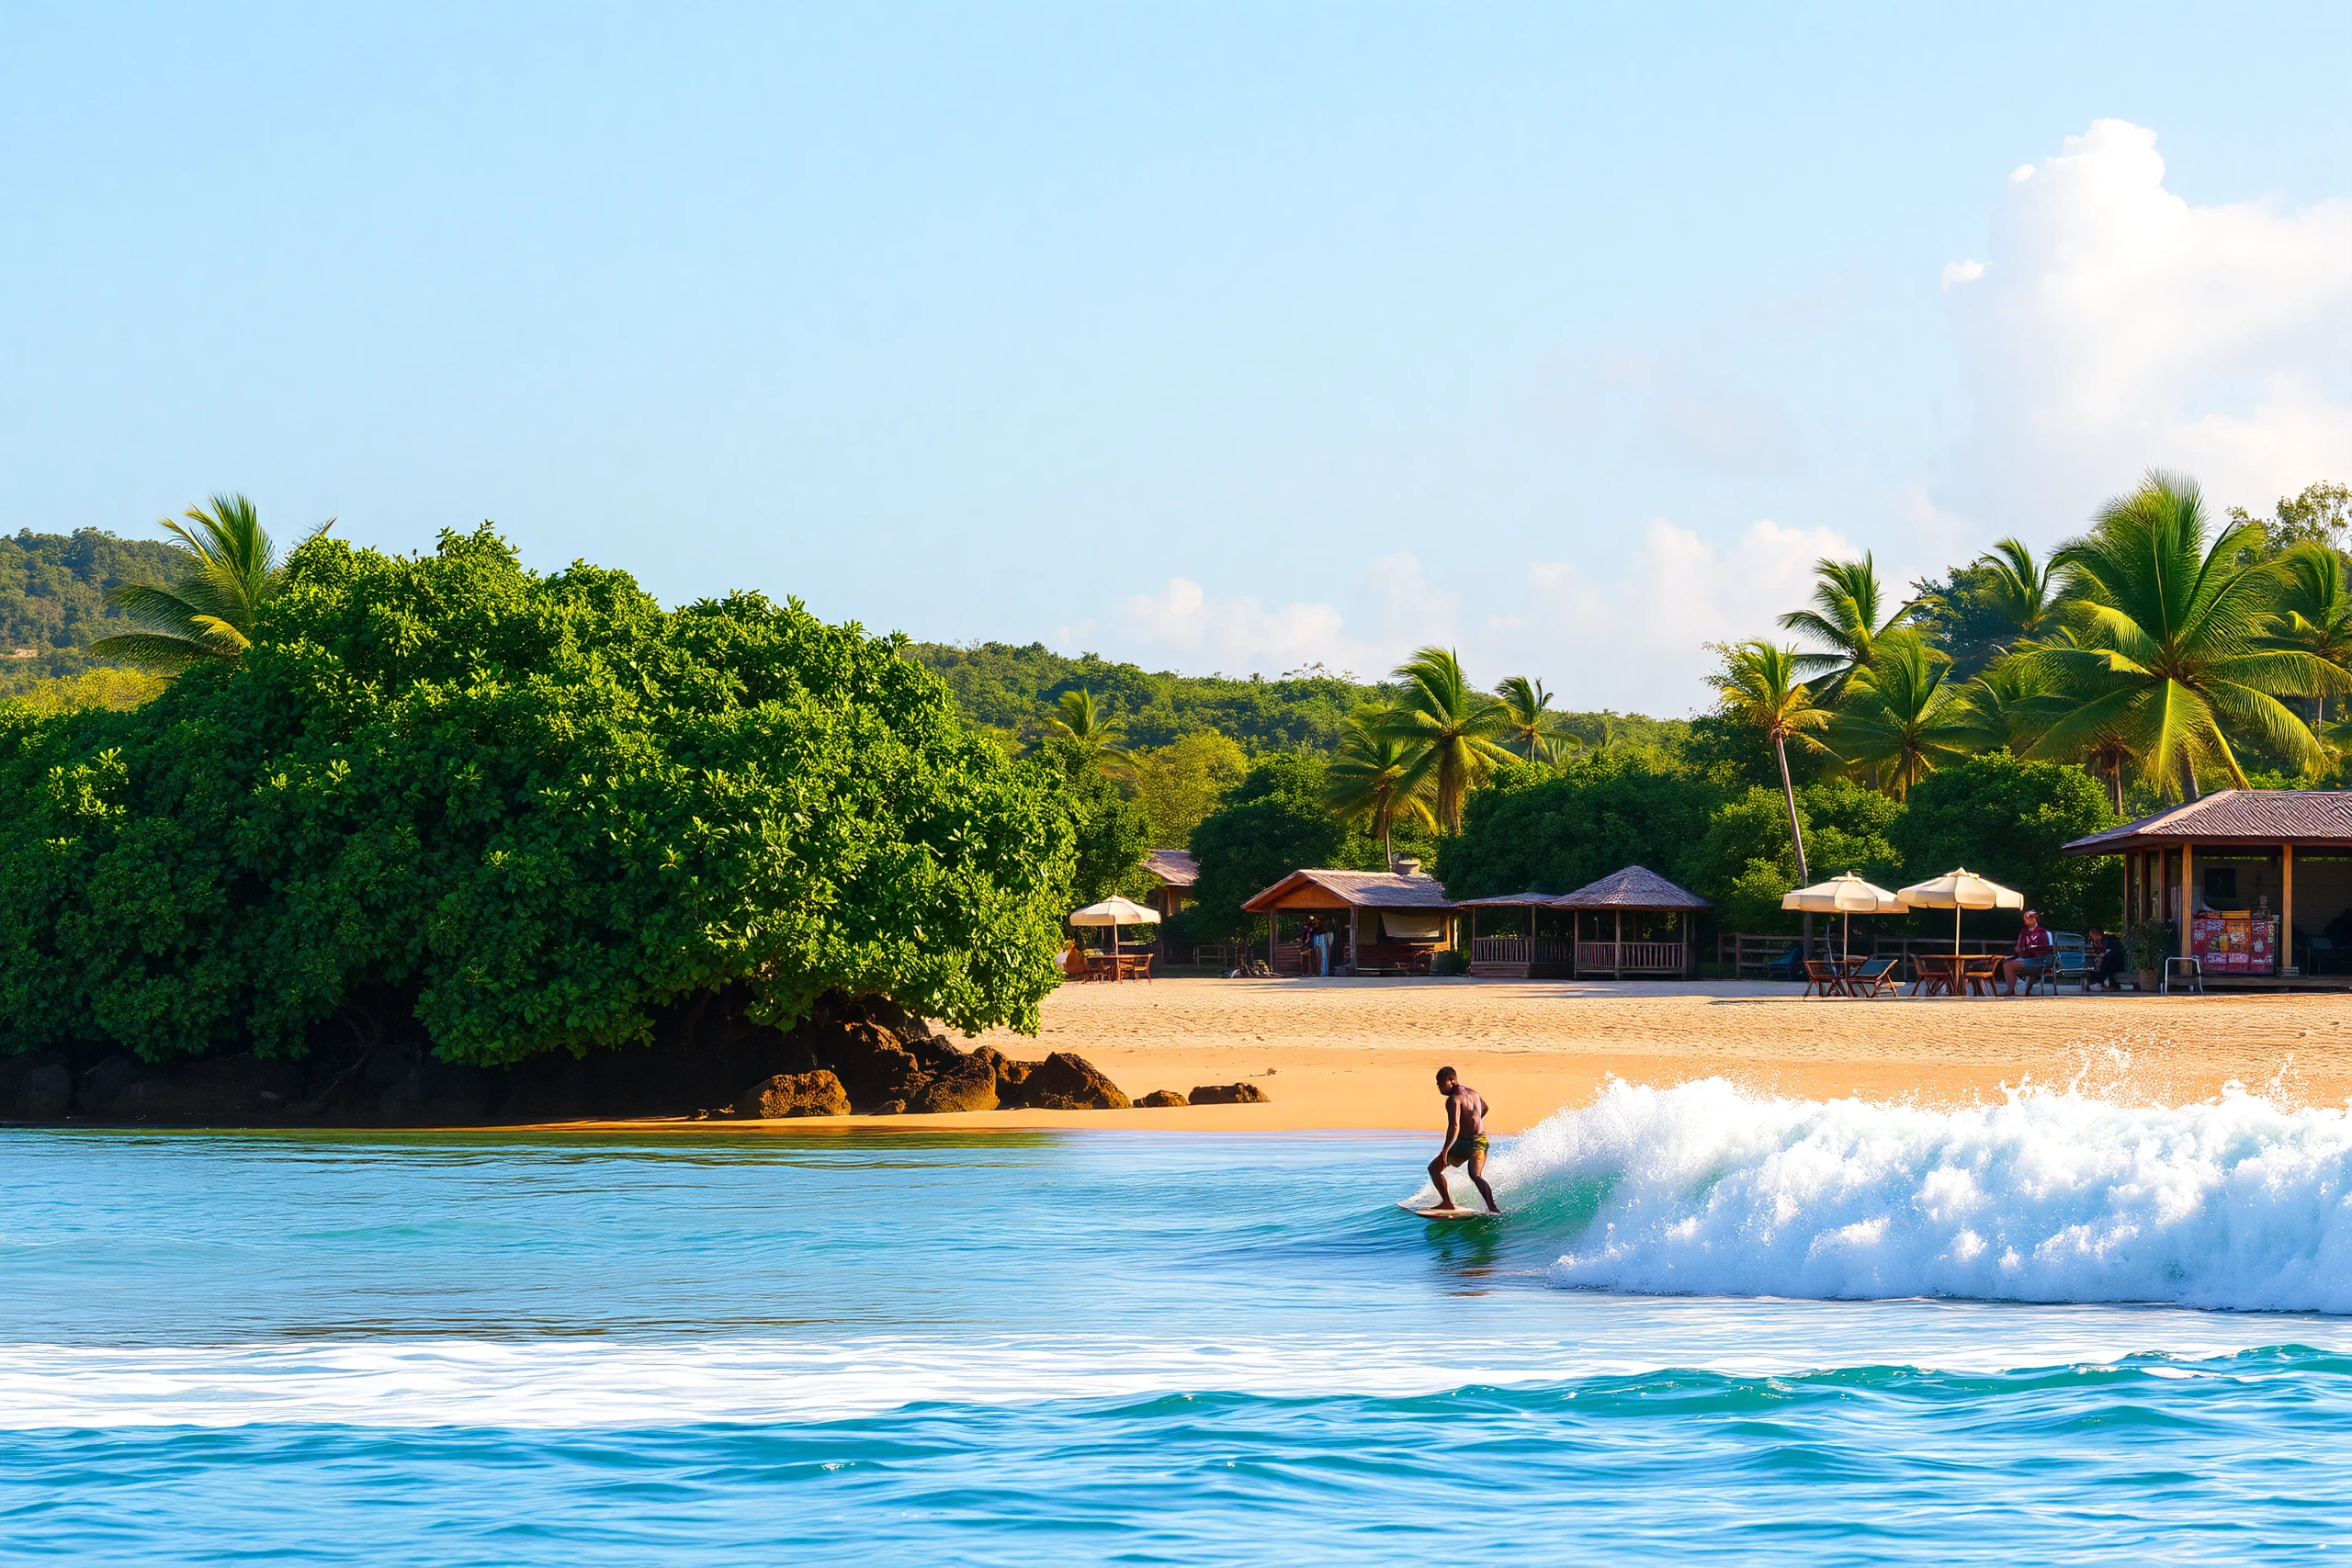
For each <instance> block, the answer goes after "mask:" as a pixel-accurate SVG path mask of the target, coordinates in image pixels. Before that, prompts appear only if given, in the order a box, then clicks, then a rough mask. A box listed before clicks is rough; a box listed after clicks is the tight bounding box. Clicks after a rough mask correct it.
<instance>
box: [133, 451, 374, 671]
mask: <svg viewBox="0 0 2352 1568" xmlns="http://www.w3.org/2000/svg"><path fill="white" fill-rule="evenodd" d="M181 515H182V516H183V517H186V518H187V523H178V522H175V521H173V520H172V519H170V518H168V517H167V518H165V519H164V521H163V522H162V523H161V524H160V525H159V526H161V527H164V528H166V529H169V530H170V531H171V532H172V533H173V534H175V535H176V536H177V540H176V542H175V544H174V545H173V548H175V549H176V550H179V551H181V552H182V553H183V554H184V555H185V556H186V558H187V559H186V560H185V562H184V563H183V565H182V568H181V570H180V575H179V581H176V582H175V583H173V584H172V585H171V586H170V587H168V588H164V587H159V586H157V585H155V584H153V583H144V582H133V583H126V584H124V585H123V586H122V587H120V588H118V589H116V590H115V591H114V592H111V593H109V594H107V604H112V605H114V606H116V607H117V608H119V609H120V610H122V611H124V612H125V613H126V614H127V615H129V616H130V624H131V625H132V626H134V627H136V628H137V629H136V630H134V631H128V632H118V633H117V634H116V635H114V636H113V637H100V638H99V639H98V640H97V641H96V642H94V643H92V644H91V645H90V647H89V650H88V651H90V652H92V653H95V654H96V655H97V656H98V657H99V658H101V659H119V660H122V661H123V662H124V663H126V664H131V665H135V666H137V667H139V668H140V669H142V670H152V671H155V672H156V673H157V674H162V675H176V674H178V673H179V672H180V671H184V670H190V669H193V668H195V667H196V666H197V665H199V664H216V663H227V662H230V661H232V660H236V659H239V658H241V657H243V654H244V651H245V649H249V648H251V647H252V646H253V636H254V623H255V621H256V620H258V619H259V617H260V615H261V607H262V605H263V604H265V603H266V602H267V601H268V599H269V598H270V596H271V595H272V594H274V593H276V592H277V587H278V584H279V582H280V581H281V567H280V562H279V560H278V556H277V549H276V548H275V547H273V546H272V545H271V544H270V542H269V535H268V534H267V532H266V531H265V530H264V529H263V527H262V525H261V516H260V513H257V512H256V511H255V510H254V503H253V502H250V501H248V500H246V499H245V498H244V497H243V496H242V495H216V496H214V497H213V498H212V500H211V502H209V505H206V506H191V507H189V508H188V509H187V511H186V512H185V513H181ZM332 527H334V519H333V518H332V517H330V518H329V519H327V520H326V521H325V522H324V523H322V524H320V525H318V526H317V527H316V528H314V529H312V530H311V533H310V534H309V536H306V537H305V538H304V539H303V541H302V543H303V544H305V545H306V544H309V543H310V542H311V539H315V538H317V537H318V536H320V535H321V534H323V533H325V532H326V531H327V530H328V529H329V528H332ZM300 547H301V546H300V545H298V546H296V548H297V549H300Z"/></svg>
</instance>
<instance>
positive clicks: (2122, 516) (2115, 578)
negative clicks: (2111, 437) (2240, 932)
mask: <svg viewBox="0 0 2352 1568" xmlns="http://www.w3.org/2000/svg"><path fill="white" fill-rule="evenodd" d="M2261 544H2262V528H2261V525H2259V524H2245V525H2239V526H2236V527H2232V528H2224V529H2222V530H2220V531H2219V533H2218V536H2217V535H2216V533H2215V531H2214V530H2213V529H2212V527H2211V525H2210V524H2209V522H2208V520H2207V518H2206V515H2205V502H2204V498H2203V496H2202V495H2200V494H2199V491H2198V488H2197V484H2196V481H2195V480H2193V479H2187V478H2185V477H2182V476H2179V475H2175V474H2170V473H2165V472H2164V471H2162V470H2152V471H2151V472H2150V473H2149V475H2148V479H2147V482H2146V483H2144V484H2143V485H2142V486H2141V487H2140V488H2139V489H2138V490H2137V491H2133V492H2132V493H2131V494H2130V495H2125V496H2118V497H2117V498H2115V499H2114V500H2113V501H2110V502H2108V503H2107V505H2106V506H2105V507H2103V508H2101V509H2100V511H2099V513H2098V518H2097V520H2096V522H2095V524H2094V525H2093V527H2092V530H2091V533H2090V535H2089V536H2087V537H2086V538H2084V539H2081V540H2078V541H2076V542H2075V543H2074V544H2072V545H2069V546H2067V547H2064V549H2062V550H2060V551H2059V552H2058V555H2057V558H2056V564H2057V565H2058V566H2059V568H2060V569H2061V570H2064V572H2065V574H2066V587H2067V593H2068V596H2069V597H2071V598H2075V599H2077V600H2079V601H2080V604H2079V606H2078V607H2077V608H2075V610H2073V611H2072V612H2070V615H2071V616H2072V618H2073V620H2074V622H2075V624H2074V626H2073V628H2072V629H2073V631H2074V633H2075V635H2074V636H2073V637H2069V638H2067V639H2065V641H2064V642H2063V643H2062V642H2057V641H2052V642H2051V643H2048V644H2045V645H2044V646H2042V647H2041V648H2038V649H2034V650H2033V651H2031V652H2030V653H2027V654H2025V655H2023V657H2024V658H2026V659H2027V660H2029V661H2030V663H2031V664H2032V665H2033V666H2034V667H2035V668H2036V669H2037V670H2038V671H2041V672H2044V673H2045V674H2046V675H2047V676H2048V678H2049V679H2050V680H2051V682H2052V685H2053V686H2055V687H2056V688H2057V689H2058V690H2059V691H2061V692H2062V693H2064V694H2065V695H2066V696H2067V698H2068V699H2069V700H2070V702H2071V703H2072V707H2071V710H2070V711H2069V712H2068V713H2067V714H2066V715H2065V716H2064V717H2062V718H2060V719H2059V720H2058V721H2057V722H2056V723H2054V724H2052V726H2051V727H2050V728H2048V729H2047V730H2045V731H2044V732H2043V733H2042V735H2041V739H2040V740H2038V741H2037V742H2035V744H2034V747H2033V750H2034V752H2035V754H2037V755H2059V756H2065V755H2071V754H2078V753H2082V752H2087V751H2091V750H2094V749H2096V748H2098V746H2100V745H2102V744H2111V745H2113V746H2114V747H2117V748H2119V749H2120V750H2122V751H2125V752H2128V753H2130V754H2131V756H2132V757H2133V758H2134V759H2136V760H2137V761H2138V762H2139V765H2140V769H2141V771H2142V773H2143V774H2144V775H2145V776H2146V777H2148V778H2150V779H2153V780H2154V781H2156V783H2157V784H2158V786H2159V787H2160V788H2162V789H2163V790H2164V791H2165V794H2166V795H2172V794H2173V793H2174V792H2175V789H2176V787H2177V789H2178V791H2179V793H2180V795H2182V797H2183V798H2186V799H2189V800H2194V799H2196V798H2197V796H2198V795H2199V780H2198V770H2199V766H2200V765H2202V766H2204V767H2207V768H2219V769H2221V770H2222V772H2224V773H2227V774H2228V775H2229V778H2230V780H2231V782H2232V783H2233V784H2236V785H2237V786H2238V787H2239V788H2241V789H2243V788H2245V784H2246V780H2245V769H2244V768H2242V767H2241V766H2239V764H2238V759H2237V753H2236V752H2235V751H2234V750H2232V748H2231V745H2230V740H2229V735H2228V733H2227V732H2228V731H2230V730H2235V731H2237V732H2239V733H2241V734H2248V735H2251V736H2253V737H2254V738H2255V739H2257V740H2258V741H2259V742H2260V743H2262V744H2263V745H2265V746H2267V747H2268V748H2269V749H2270V750H2273V751H2274V752H2277V753H2278V754H2279V755H2281V756H2284V757H2287V758H2289V759H2290V760H2291V761H2295V762H2298V763H2300V764H2301V765H2302V766H2304V767H2306V768H2310V767H2315V766H2317V765H2318V763H2319V762H2320V761H2321V758H2322V752H2321V750H2320V745H2319V742H2318V741H2317V739H2314V738H2313V737H2312V732H2311V730H2310V728H2308V727H2306V726H2305V725H2304V723H2303V721H2302V720H2301V718H2298V717H2297V716H2295V714H2294V712H2293V710H2291V709H2290V708H2289V707H2288V706H2287V705H2285V704H2284V703H2282V702H2280V701H2279V700H2278V699H2279V698H2280V697H2281V696H2315V695H2319V694H2324V693H2330V692H2343V691H2346V690H2352V676H2347V675H2346V673H2345V672H2344V671H2341V670H2339V669H2337V668H2336V667H2335V665H2333V664H2330V663H2329V662H2328V661H2327V660H2324V659H2322V658H2321V657H2319V656H2318V655H2317V654H2315V653H2312V652H2311V651H2309V650H2308V649H2299V648H2294V649H2290V648H2275V647H2270V646H2267V637H2268V636H2269V634H2270V631H2271V628H2272V626H2273V625H2274V622H2275V620H2276V617H2277V615H2278V609H2279V607H2280V604H2281V603H2282V600H2283V598H2284V595H2285V588H2286V583H2285V580H2284V579H2283V578H2282V576H2281V575H2280V573H2279V571H2278V569H2277V568H2276V567H2275V566H2272V565H2269V564H2267V563H2263V562H2260V561H2258V560H2257V559H2256V558H2254V552H2256V551H2258V550H2259V548H2260V547H2261Z"/></svg>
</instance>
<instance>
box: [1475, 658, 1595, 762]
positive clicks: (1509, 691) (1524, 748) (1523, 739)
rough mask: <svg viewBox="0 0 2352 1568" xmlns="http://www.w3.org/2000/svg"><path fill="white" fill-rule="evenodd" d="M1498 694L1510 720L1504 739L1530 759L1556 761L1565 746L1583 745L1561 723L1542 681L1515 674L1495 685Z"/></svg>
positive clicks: (1533, 760)
mask: <svg viewBox="0 0 2352 1568" xmlns="http://www.w3.org/2000/svg"><path fill="white" fill-rule="evenodd" d="M1495 695H1496V696H1497V697H1498V698H1499V699H1500V700H1501V702H1502V705H1503V712H1504V714H1505V715H1506V716H1508V717H1509V719H1510V726H1509V728H1508V729H1507V730H1506V731H1505V734H1504V743H1505V744H1506V745H1509V746H1512V747H1515V748H1517V749H1518V751H1519V754H1520V755H1521V756H1522V757H1524V758H1526V759H1527V760H1528V761H1531V762H1549V761H1555V760H1557V759H1558V757H1559V756H1560V754H1561V752H1562V751H1563V750H1566V749H1568V748H1577V749H1581V748H1582V746H1583V744H1584V743H1583V742H1582V741H1580V740H1578V739H1577V738H1576V737H1575V736H1573V735H1570V734H1569V733H1568V732H1567V731H1566V729H1565V728H1562V727H1561V722H1560V716H1559V715H1558V714H1556V713H1554V712H1553V711H1552V694H1551V693H1549V692H1547V691H1545V690H1544V682H1541V681H1531V680H1529V679H1528V678H1527V677H1526V676H1524V675H1513V676H1512V677H1511V678H1510V680H1508V681H1505V682H1502V683H1501V684H1500V685H1498V686H1497V687H1496V688H1495Z"/></svg>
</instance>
